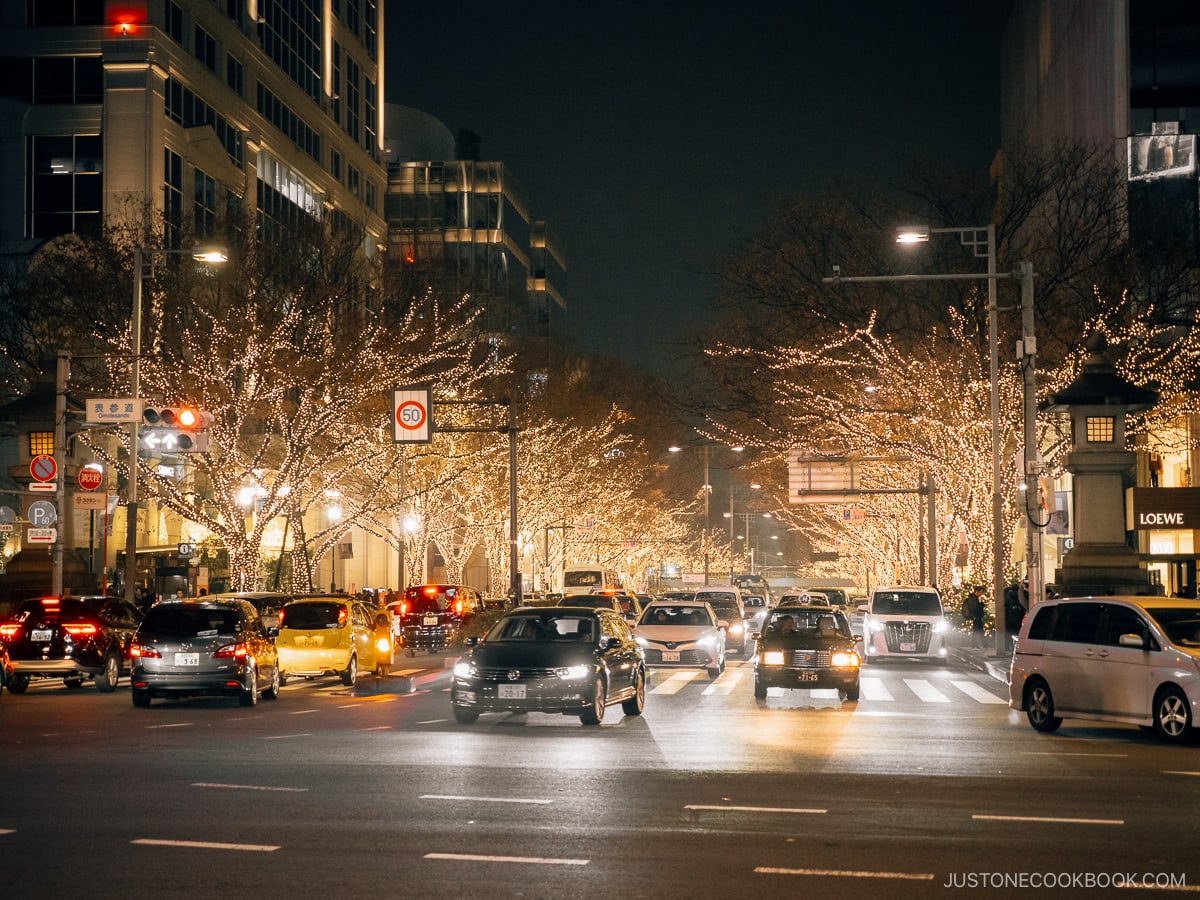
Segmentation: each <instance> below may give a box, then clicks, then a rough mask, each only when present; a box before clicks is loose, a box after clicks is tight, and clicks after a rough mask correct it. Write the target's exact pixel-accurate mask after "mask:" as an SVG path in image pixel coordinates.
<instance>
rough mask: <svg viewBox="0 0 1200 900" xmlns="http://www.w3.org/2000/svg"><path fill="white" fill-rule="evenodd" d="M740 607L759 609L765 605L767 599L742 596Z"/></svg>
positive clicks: (755, 596)
mask: <svg viewBox="0 0 1200 900" xmlns="http://www.w3.org/2000/svg"><path fill="white" fill-rule="evenodd" d="M742 605H743V606H753V607H754V608H756V609H761V608H762V607H764V606H766V605H767V598H766V597H760V596H758V594H744V595H742Z"/></svg>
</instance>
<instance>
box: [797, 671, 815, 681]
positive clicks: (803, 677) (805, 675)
mask: <svg viewBox="0 0 1200 900" xmlns="http://www.w3.org/2000/svg"><path fill="white" fill-rule="evenodd" d="M799 680H800V681H816V680H817V673H816V672H801V673H799Z"/></svg>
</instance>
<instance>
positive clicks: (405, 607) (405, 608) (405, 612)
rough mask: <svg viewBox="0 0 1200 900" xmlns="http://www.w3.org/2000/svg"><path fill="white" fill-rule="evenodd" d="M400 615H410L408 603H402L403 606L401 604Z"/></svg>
mask: <svg viewBox="0 0 1200 900" xmlns="http://www.w3.org/2000/svg"><path fill="white" fill-rule="evenodd" d="M400 615H402V616H407V615H408V604H407V603H404V602H401V604H400Z"/></svg>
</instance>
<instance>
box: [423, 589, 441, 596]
mask: <svg viewBox="0 0 1200 900" xmlns="http://www.w3.org/2000/svg"><path fill="white" fill-rule="evenodd" d="M437 592H438V589H437V588H436V587H427V588H425V596H426V597H436V596H437Z"/></svg>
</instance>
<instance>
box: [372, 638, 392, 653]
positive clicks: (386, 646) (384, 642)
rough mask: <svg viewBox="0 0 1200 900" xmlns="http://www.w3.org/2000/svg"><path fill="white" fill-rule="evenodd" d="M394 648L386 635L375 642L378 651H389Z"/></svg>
mask: <svg viewBox="0 0 1200 900" xmlns="http://www.w3.org/2000/svg"><path fill="white" fill-rule="evenodd" d="M391 649H392V642H391V641H389V640H388V639H387V638H385V637H381V638H380V639H379V640H377V641H376V642H375V650H376V652H378V653H387V652H388V651H389V650H391Z"/></svg>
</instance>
